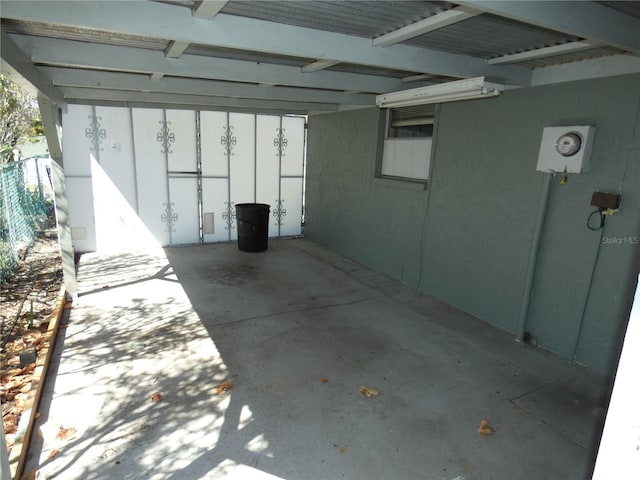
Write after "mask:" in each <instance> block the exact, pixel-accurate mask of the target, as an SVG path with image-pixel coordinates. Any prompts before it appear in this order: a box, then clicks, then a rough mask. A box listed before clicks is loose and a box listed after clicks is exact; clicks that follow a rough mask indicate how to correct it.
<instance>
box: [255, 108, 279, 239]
mask: <svg viewBox="0 0 640 480" xmlns="http://www.w3.org/2000/svg"><path fill="white" fill-rule="evenodd" d="M279 128H280V117H273V116H268V115H258V117H257V121H256V138H257V145H259V148H258V149H257V155H256V157H257V161H256V184H257V185H256V201H257V202H258V203H266V204H269V205H271V208H272V209H273V207H274V206H275V203H276V201H277V200H278V198H279V183H280V158H279V155H278V147H277V146H275V145H274V141H276V139H277V136H278V130H279ZM269 234H270V235H277V229H276V231H275V233H273V230H272V229H271V228H269Z"/></svg>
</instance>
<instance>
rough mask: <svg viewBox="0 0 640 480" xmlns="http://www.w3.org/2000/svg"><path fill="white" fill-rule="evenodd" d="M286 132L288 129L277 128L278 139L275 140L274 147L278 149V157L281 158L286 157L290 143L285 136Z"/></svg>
mask: <svg viewBox="0 0 640 480" xmlns="http://www.w3.org/2000/svg"><path fill="white" fill-rule="evenodd" d="M285 130H286V128H276V132H278V134H277V135H276V138H274V139H273V146H274V147H276V149H277V151H278V156H280V157H284V149H285V148H286V147H287V145H288V143H289V142H288V140H287V139H286V137H285V136H284V131H285Z"/></svg>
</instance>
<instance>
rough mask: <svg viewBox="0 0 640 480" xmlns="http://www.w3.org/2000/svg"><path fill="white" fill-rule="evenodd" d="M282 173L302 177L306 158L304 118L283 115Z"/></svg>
mask: <svg viewBox="0 0 640 480" xmlns="http://www.w3.org/2000/svg"><path fill="white" fill-rule="evenodd" d="M282 135H283V148H282V175H287V176H288V175H297V176H300V177H302V168H303V165H302V159H303V158H304V118H302V117H282Z"/></svg>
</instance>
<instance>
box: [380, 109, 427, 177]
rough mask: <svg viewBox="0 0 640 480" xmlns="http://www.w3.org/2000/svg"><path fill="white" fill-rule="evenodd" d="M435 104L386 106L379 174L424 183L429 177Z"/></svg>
mask: <svg viewBox="0 0 640 480" xmlns="http://www.w3.org/2000/svg"><path fill="white" fill-rule="evenodd" d="M434 121H435V105H418V106H412V107H402V108H389V109H387V124H386V129H385V138H384V146H383V153H382V162H381V165H380V169H379V171H378V172H377V176H378V177H381V178H392V179H397V180H408V181H413V182H425V181H426V180H427V177H428V176H429V163H430V159H431V142H432V137H433V127H434Z"/></svg>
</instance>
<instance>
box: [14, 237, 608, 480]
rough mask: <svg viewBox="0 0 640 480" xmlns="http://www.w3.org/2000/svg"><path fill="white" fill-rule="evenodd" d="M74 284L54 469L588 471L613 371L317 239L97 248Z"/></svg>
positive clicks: (199, 475) (82, 476)
mask: <svg viewBox="0 0 640 480" xmlns="http://www.w3.org/2000/svg"><path fill="white" fill-rule="evenodd" d="M165 254H166V257H165V256H164V255H165ZM79 279H80V283H79V287H80V292H81V294H80V298H79V302H78V305H77V306H76V307H75V308H73V309H72V310H71V311H70V318H69V321H68V325H67V326H66V327H65V328H64V329H63V330H62V331H61V334H60V337H59V344H58V345H57V347H56V354H55V355H54V363H53V364H52V369H51V371H50V375H49V380H48V382H47V385H46V389H45V392H44V395H43V404H42V405H41V408H40V413H41V415H40V418H39V419H38V422H37V426H38V427H39V428H40V433H41V435H34V439H33V441H32V445H31V450H30V459H29V461H28V464H27V470H30V469H37V470H39V471H40V479H49V478H58V479H78V480H94V479H185V480H188V479H214V478H216V479H217V478H225V479H226V478H231V479H234V478H238V479H274V478H281V479H287V480H293V479H341V478H348V479H369V480H371V479H429V480H451V479H457V480H462V479H465V480H471V479H479V480H482V479H510V480H517V479H536V480H542V479H563V480H572V479H576V480H577V479H585V478H589V477H590V471H591V468H592V463H593V460H594V457H595V448H596V445H597V442H598V439H599V435H600V432H601V424H602V418H603V415H604V409H605V406H606V403H607V400H608V388H609V382H608V379H606V378H603V377H601V376H599V375H596V374H594V373H592V372H590V371H588V370H585V369H584V368H581V367H578V366H575V365H570V364H569V363H568V362H566V361H564V360H562V359H560V358H558V357H556V356H554V355H552V354H549V353H546V352H543V351H540V350H538V349H536V348H529V347H526V346H524V345H522V344H518V343H516V342H514V341H513V337H512V335H509V334H507V333H505V332H502V331H499V330H496V329H494V328H492V327H489V326H487V325H486V324H484V323H483V322H480V321H478V320H476V319H474V318H473V317H471V316H469V315H467V314H464V313H462V312H460V311H457V310H455V309H453V308H451V307H449V306H447V305H444V304H442V303H439V302H438V301H436V300H434V299H433V298H431V297H428V296H425V295H420V294H418V293H416V292H415V291H414V290H412V289H410V288H407V287H405V286H403V285H401V284H399V283H397V282H395V281H392V280H390V279H388V278H386V277H384V276H381V275H378V274H376V273H373V272H371V271H370V270H367V269H366V268H364V267H362V266H360V265H358V264H356V263H354V262H351V261H349V260H346V259H344V258H342V257H339V256H337V255H335V254H333V253H331V252H329V251H327V250H325V249H322V248H320V247H318V246H316V245H314V244H313V243H311V242H309V241H306V240H277V241H274V240H272V241H270V246H269V250H268V251H266V252H263V253H244V252H239V251H238V250H237V247H236V245H235V244H218V245H208V246H204V247H183V248H171V249H167V250H165V251H164V252H163V251H162V250H158V251H156V252H145V253H140V252H138V253H135V252H131V253H123V254H118V255H107V254H102V255H98V254H88V255H84V256H82V259H81V263H80V267H79ZM321 379H327V380H328V381H327V382H326V383H323V382H321ZM223 380H231V381H232V382H233V384H234V386H233V389H232V390H230V391H229V392H228V393H227V394H223V395H215V393H214V387H215V385H217V384H218V383H219V382H221V381H223ZM361 385H366V386H369V387H374V388H376V389H378V390H379V391H380V395H379V396H378V397H376V398H366V397H363V396H361V395H360V394H359V393H358V388H359V387H360V386H361ZM154 392H160V393H161V395H162V399H161V400H160V401H158V402H153V401H151V399H150V395H151V394H152V393H154ZM483 418H486V419H488V420H489V422H490V425H491V426H493V427H494V429H495V433H494V434H493V435H491V436H482V435H479V434H478V433H477V431H476V429H477V426H478V424H479V422H480V421H481V420H482V419H483ZM61 427H64V428H68V427H73V428H75V429H76V430H77V433H76V435H75V437H74V438H72V439H67V440H60V439H57V438H56V434H57V432H59V429H60V428H61ZM53 449H57V450H59V451H60V452H59V453H58V454H57V455H55V456H54V457H53V458H49V456H50V454H51V452H52V450H53Z"/></svg>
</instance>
